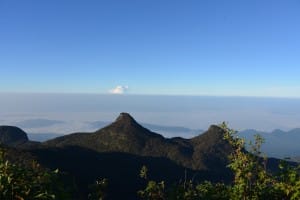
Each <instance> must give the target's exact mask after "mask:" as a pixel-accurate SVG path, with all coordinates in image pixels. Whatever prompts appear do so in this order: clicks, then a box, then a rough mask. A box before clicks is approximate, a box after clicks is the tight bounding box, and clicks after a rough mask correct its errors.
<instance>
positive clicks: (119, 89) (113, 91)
mask: <svg viewBox="0 0 300 200" xmlns="http://www.w3.org/2000/svg"><path fill="white" fill-rule="evenodd" d="M127 91H128V86H121V85H118V86H117V87H115V88H113V89H111V90H109V93H111V94H124V93H126V92H127Z"/></svg>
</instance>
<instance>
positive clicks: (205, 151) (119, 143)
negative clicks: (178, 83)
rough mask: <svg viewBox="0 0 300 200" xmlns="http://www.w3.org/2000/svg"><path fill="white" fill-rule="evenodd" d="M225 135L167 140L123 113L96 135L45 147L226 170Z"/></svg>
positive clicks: (75, 136)
mask: <svg viewBox="0 0 300 200" xmlns="http://www.w3.org/2000/svg"><path fill="white" fill-rule="evenodd" d="M222 134H223V131H222V129H221V128H219V127H217V126H212V127H211V128H210V129H209V130H208V131H207V132H205V133H203V134H202V135H200V136H197V137H195V138H193V139H190V140H189V139H183V138H171V139H166V138H164V137H163V136H161V135H159V134H157V133H153V132H151V131H150V130H148V129H146V128H144V127H142V126H141V125H139V124H138V123H137V122H136V121H135V120H134V119H133V118H132V117H131V116H130V115H129V114H127V113H121V114H120V116H119V117H118V118H117V119H116V121H115V122H113V123H112V124H110V125H109V126H106V127H104V128H103V129H100V130H98V131H96V132H94V133H75V134H71V135H67V136H63V137H58V138H56V139H53V140H50V141H47V142H45V143H44V145H46V146H49V147H66V146H79V147H83V148H87V149H91V150H94V151H97V152H123V153H130V154H133V155H139V156H152V157H164V158H167V159H170V160H172V161H174V162H176V163H177V164H180V165H182V166H184V167H186V168H190V169H195V170H199V169H210V168H214V169H219V167H220V165H219V164H222V165H224V166H225V163H226V162H225V160H226V159H227V155H228V154H229V153H230V151H229V150H230V149H229V147H228V145H227V146H226V144H225V143H226V142H225V141H224V140H223V136H222ZM214 154H215V155H214ZM212 161H213V162H212ZM210 162H212V163H210ZM222 169H223V168H222Z"/></svg>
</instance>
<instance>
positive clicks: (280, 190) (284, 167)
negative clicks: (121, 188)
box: [138, 123, 300, 200]
mask: <svg viewBox="0 0 300 200" xmlns="http://www.w3.org/2000/svg"><path fill="white" fill-rule="evenodd" d="M220 127H221V128H222V129H223V130H224V133H225V134H224V139H225V140H227V141H228V142H229V143H230V144H231V145H232V147H233V151H232V153H231V154H230V156H229V159H230V164H229V165H228V167H229V168H230V169H231V170H232V171H233V172H234V180H233V182H232V184H230V185H225V184H224V183H211V182H208V181H205V182H202V183H200V184H195V183H193V181H191V180H190V181H187V180H185V181H184V182H183V183H179V184H177V185H174V186H170V187H168V188H166V186H165V184H164V182H163V181H161V182H156V181H153V180H148V177H147V171H148V170H147V168H146V167H145V166H143V167H142V169H141V173H140V176H141V178H144V179H146V180H148V183H147V185H146V187H145V189H143V190H140V191H139V192H138V195H139V196H140V197H141V198H142V199H147V200H165V199H172V200H173V199H174V200H175V199H176V200H202V199H203V200H204V199H213V200H217V199H218V200H227V199H228V200H260V199H261V200H264V199H272V200H288V199H290V200H296V199H300V176H299V167H293V166H290V165H288V164H287V163H284V162H283V161H282V162H281V163H280V165H279V172H277V173H276V174H274V173H271V172H268V171H267V168H266V165H267V159H266V158H263V156H262V153H261V152H260V147H261V144H262V143H263V139H262V138H261V137H260V136H259V135H257V136H256V137H255V142H254V143H250V146H251V150H250V152H247V151H245V140H244V139H241V138H238V137H236V131H234V130H232V129H229V128H228V127H227V125H226V124H225V123H223V124H221V125H220Z"/></svg>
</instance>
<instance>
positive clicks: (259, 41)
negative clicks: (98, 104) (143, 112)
mask: <svg viewBox="0 0 300 200" xmlns="http://www.w3.org/2000/svg"><path fill="white" fill-rule="evenodd" d="M299 10H300V1H298V0H280V1H279V0H263V1H262V0H251V1H250V0H245V1H241V0H236V1H232V0H226V1H223V0H218V1H216V0H194V1H193V0H181V1H177V0H169V1H167V0H126V1H125V0H118V1H117V0H89V1H83V0H81V1H78V0H42V1H41V0H35V1H33V0H26V1H24V0H18V1H17V0H1V1H0V92H30V93H32V92H43V93H48V92H50V93H122V92H128V94H177V95H221V96H222V95H237V96H280V97H300V78H299V77H300V12H299Z"/></svg>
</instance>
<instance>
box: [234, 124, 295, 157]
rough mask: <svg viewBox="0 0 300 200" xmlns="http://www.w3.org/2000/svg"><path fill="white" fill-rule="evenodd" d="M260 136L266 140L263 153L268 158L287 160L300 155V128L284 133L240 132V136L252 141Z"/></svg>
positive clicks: (278, 131) (279, 131) (277, 131)
mask: <svg viewBox="0 0 300 200" xmlns="http://www.w3.org/2000/svg"><path fill="white" fill-rule="evenodd" d="M255 134H259V135H261V136H262V137H263V138H264V139H265V143H264V144H263V146H262V151H263V152H264V153H266V154H267V156H271V157H277V158H285V157H295V156H299V155H300V146H299V141H300V128H296V129H292V130H289V131H283V130H280V129H275V130H274V131H272V132H262V131H257V130H244V131H240V132H239V133H238V135H239V136H240V137H243V138H245V139H246V140H248V141H250V140H253V139H254V135H255Z"/></svg>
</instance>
